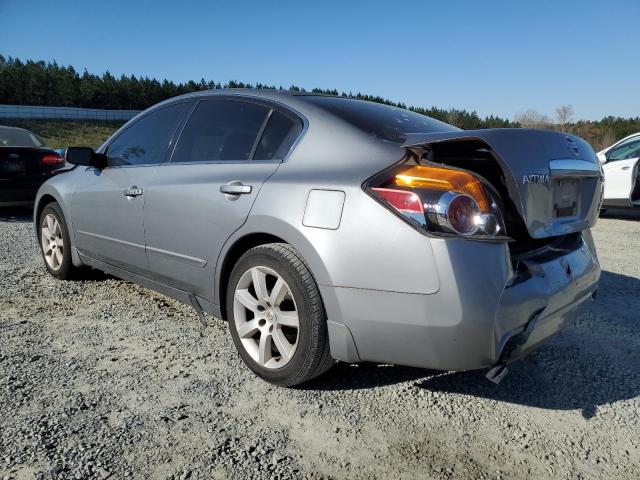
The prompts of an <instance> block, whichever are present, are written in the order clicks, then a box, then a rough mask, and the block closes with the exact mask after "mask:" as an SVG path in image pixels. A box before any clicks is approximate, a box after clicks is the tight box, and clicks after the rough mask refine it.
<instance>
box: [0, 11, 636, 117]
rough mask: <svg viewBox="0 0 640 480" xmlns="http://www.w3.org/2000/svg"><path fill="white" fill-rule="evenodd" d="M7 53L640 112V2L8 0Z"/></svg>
mask: <svg viewBox="0 0 640 480" xmlns="http://www.w3.org/2000/svg"><path fill="white" fill-rule="evenodd" d="M0 53H1V54H3V55H5V56H7V55H11V56H14V57H19V58H21V59H27V58H31V59H39V60H47V61H51V60H56V61H57V62H58V63H61V64H64V65H73V66H74V67H76V68H77V69H79V70H80V71H82V70H84V69H85V68H86V69H87V70H89V71H90V72H94V73H102V72H104V71H105V70H109V71H111V72H112V73H114V74H117V75H120V74H122V73H126V74H135V75H138V76H140V75H141V76H149V77H156V78H159V79H163V78H168V79H171V80H174V81H185V80H190V79H194V80H199V79H200V78H205V79H206V80H210V79H211V80H215V81H220V82H222V83H224V82H226V81H228V80H238V81H243V82H250V83H255V82H262V83H267V84H275V85H282V86H285V87H288V86H289V85H291V84H295V85H298V86H301V87H304V88H306V89H311V88H314V87H321V88H337V89H338V90H344V91H347V92H348V91H352V92H354V93H355V92H358V91H360V92H362V93H369V94H373V95H380V96H383V97H386V98H389V99H391V100H394V101H402V102H405V103H407V104H411V105H416V106H427V107H428V106H432V105H435V106H438V107H442V108H450V107H455V108H461V109H462V108H465V109H468V110H476V111H477V112H478V113H479V114H480V115H483V116H484V115H489V114H497V115H500V116H504V117H509V118H512V117H513V116H514V114H516V113H518V112H521V111H523V110H526V109H529V108H533V109H536V110H538V111H539V112H540V113H543V114H547V115H551V116H552V115H553V114H554V109H555V107H557V106H559V105H562V104H572V105H573V107H574V109H575V117H576V118H586V119H600V118H601V117H603V116H605V115H619V116H624V117H628V116H639V115H640V0H626V1H625V0H610V1H604V0H603V1H591V0H583V1H560V0H556V1H546V0H538V1H531V2H524V1H462V0H460V1H457V0H453V1H439V2H428V1H401V0H397V1H385V2H376V1H366V2H365V1H362V2H359V1H352V2H348V1H347V0H343V1H308V2H304V1H300V0H298V1H296V2H290V1H269V0H263V1H259V2H252V1H249V0H243V1H235V2H229V1H226V2H214V1H188V0H183V1H175V0H174V1H164V0H156V1H134V0H128V1H120V0H118V1H105V0H100V1H97V0H96V1H93V0H85V1H66V0H56V1H51V0H47V1H38V0H35V1H34V0H32V1H24V0H0Z"/></svg>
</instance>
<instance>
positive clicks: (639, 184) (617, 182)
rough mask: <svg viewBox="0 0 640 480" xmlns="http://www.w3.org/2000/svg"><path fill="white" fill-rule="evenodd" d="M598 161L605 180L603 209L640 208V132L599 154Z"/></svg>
mask: <svg viewBox="0 0 640 480" xmlns="http://www.w3.org/2000/svg"><path fill="white" fill-rule="evenodd" d="M598 159H599V160H600V163H602V170H603V171H604V178H605V182H604V200H603V202H602V207H603V209H606V208H607V207H636V208H640V176H639V175H640V173H639V171H638V164H639V163H640V162H638V160H639V159H640V132H638V133H634V134H633V135H629V136H628V137H625V138H623V139H622V140H620V141H619V142H618V143H615V144H613V145H612V146H610V147H609V148H605V149H604V150H602V151H600V152H598Z"/></svg>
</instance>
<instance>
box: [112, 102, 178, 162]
mask: <svg viewBox="0 0 640 480" xmlns="http://www.w3.org/2000/svg"><path fill="white" fill-rule="evenodd" d="M186 106H187V103H176V104H173V105H170V106H168V107H164V108H161V109H159V110H155V111H154V112H152V113H150V114H148V115H146V116H145V117H143V118H141V119H140V120H138V121H136V122H135V123H134V124H133V125H131V126H130V127H128V128H127V129H126V130H125V131H124V132H122V133H121V134H120V135H118V137H116V139H115V140H114V141H113V142H111V143H110V144H109V147H108V148H107V152H106V153H107V156H108V157H109V166H110V167H116V166H121V165H150V164H151V165H152V164H157V163H161V162H162V161H163V160H164V158H165V156H166V154H167V149H168V147H169V142H170V141H171V137H172V136H173V133H174V131H175V128H176V126H177V124H178V120H179V119H180V117H181V115H182V113H183V112H184V110H185V108H186Z"/></svg>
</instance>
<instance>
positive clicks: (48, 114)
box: [0, 105, 140, 121]
mask: <svg viewBox="0 0 640 480" xmlns="http://www.w3.org/2000/svg"><path fill="white" fill-rule="evenodd" d="M138 113H140V110H102V109H99V108H75V107H38V106H29V105H0V118H34V119H35V118H45V119H46V118H49V119H62V120H103V121H109V120H129V119H130V118H132V117H134V116H135V115H137V114H138Z"/></svg>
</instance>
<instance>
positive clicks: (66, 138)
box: [0, 118, 124, 149]
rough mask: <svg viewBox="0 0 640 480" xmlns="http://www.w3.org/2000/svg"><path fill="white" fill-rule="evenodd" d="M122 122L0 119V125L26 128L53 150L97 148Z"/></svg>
mask: <svg viewBox="0 0 640 480" xmlns="http://www.w3.org/2000/svg"><path fill="white" fill-rule="evenodd" d="M123 124H124V122H120V121H114V122H101V121H92V120H83V121H77V120H27V119H10V118H0V125H8V126H12V127H20V128H26V129H27V130H30V131H32V132H33V133H35V134H36V135H38V136H39V137H40V138H42V139H43V140H44V141H45V143H46V144H47V145H48V146H49V147H51V148H53V149H56V148H66V147H71V146H73V147H93V148H97V147H99V146H100V145H102V143H103V142H104V141H105V140H106V139H107V138H109V137H110V136H111V134H112V133H113V132H115V131H116V130H117V129H118V128H120V127H121V126H122V125H123Z"/></svg>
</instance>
